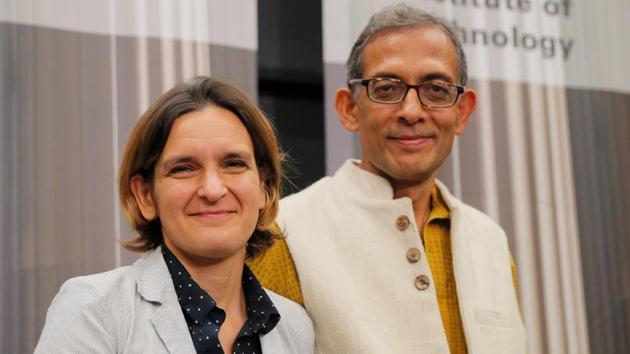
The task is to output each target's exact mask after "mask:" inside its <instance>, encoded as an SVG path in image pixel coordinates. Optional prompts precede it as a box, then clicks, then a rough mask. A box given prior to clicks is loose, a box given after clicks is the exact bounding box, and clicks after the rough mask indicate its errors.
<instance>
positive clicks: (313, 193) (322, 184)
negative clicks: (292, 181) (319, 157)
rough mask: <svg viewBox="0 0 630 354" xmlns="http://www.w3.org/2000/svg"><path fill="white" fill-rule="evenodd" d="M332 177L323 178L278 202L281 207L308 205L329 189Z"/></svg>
mask: <svg viewBox="0 0 630 354" xmlns="http://www.w3.org/2000/svg"><path fill="white" fill-rule="evenodd" d="M331 182H332V177H329V176H324V177H322V178H320V179H318V180H317V181H315V182H314V183H313V184H311V185H310V186H308V187H306V188H304V189H302V190H301V191H299V192H296V193H293V194H291V195H288V196H286V197H284V198H282V200H281V201H280V205H281V207H284V206H288V205H291V206H294V205H299V204H303V203H310V202H312V200H313V199H319V198H322V196H324V195H325V194H326V191H327V190H329V189H330V187H331Z"/></svg>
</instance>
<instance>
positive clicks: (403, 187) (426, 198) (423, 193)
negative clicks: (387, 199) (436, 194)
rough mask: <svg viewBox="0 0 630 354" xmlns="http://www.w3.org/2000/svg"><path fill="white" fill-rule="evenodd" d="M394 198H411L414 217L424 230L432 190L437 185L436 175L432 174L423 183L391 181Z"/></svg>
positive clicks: (420, 230) (420, 229) (429, 209)
mask: <svg viewBox="0 0 630 354" xmlns="http://www.w3.org/2000/svg"><path fill="white" fill-rule="evenodd" d="M390 183H391V184H392V188H393V190H394V198H401V197H408V198H410V199H411V202H412V206H413V212H414V217H415V219H416V225H417V226H418V231H419V232H422V229H423V227H424V224H426V222H427V220H428V218H429V212H430V211H431V191H432V190H433V186H434V185H435V176H431V177H429V178H428V179H426V180H424V181H423V182H421V183H406V182H398V181H391V180H390Z"/></svg>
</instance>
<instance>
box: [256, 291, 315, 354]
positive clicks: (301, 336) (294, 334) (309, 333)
mask: <svg viewBox="0 0 630 354" xmlns="http://www.w3.org/2000/svg"><path fill="white" fill-rule="evenodd" d="M265 291H266V292H267V294H268V295H269V298H270V299H271V301H272V302H273V303H274V305H275V306H276V309H277V310H278V312H279V313H280V322H278V325H277V326H276V328H275V329H274V330H277V331H278V332H280V335H281V337H283V338H285V339H286V340H289V341H290V342H292V347H293V348H294V349H295V350H296V351H295V352H298V353H308V352H312V348H313V342H314V338H315V337H314V334H313V323H312V322H311V319H310V317H309V316H308V314H307V313H306V310H304V308H303V307H302V306H301V305H300V304H298V303H297V302H294V301H292V300H289V299H287V298H286V297H283V296H281V295H278V294H276V293H274V292H273V291H271V290H268V289H265Z"/></svg>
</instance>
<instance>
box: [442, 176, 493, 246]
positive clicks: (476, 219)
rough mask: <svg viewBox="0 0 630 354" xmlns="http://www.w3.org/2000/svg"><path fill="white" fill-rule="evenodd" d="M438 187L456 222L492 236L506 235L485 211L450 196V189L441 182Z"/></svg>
mask: <svg viewBox="0 0 630 354" xmlns="http://www.w3.org/2000/svg"><path fill="white" fill-rule="evenodd" d="M437 186H438V188H439V190H440V193H441V195H442V197H443V198H444V199H445V201H446V203H447V204H448V207H449V208H450V209H451V213H453V214H452V216H451V217H452V218H454V219H455V221H463V222H466V223H467V224H470V225H472V226H474V227H475V228H478V229H480V230H485V231H490V232H492V234H505V232H504V231H503V228H502V227H501V226H500V225H499V224H498V223H497V222H496V221H494V219H492V218H491V217H490V216H489V215H488V214H486V213H484V212H483V211H481V210H479V209H477V208H475V207H473V206H471V205H469V204H466V203H464V202H463V201H461V200H460V199H458V198H457V197H455V196H453V195H451V194H450V192H449V191H448V189H447V188H446V187H445V186H444V185H443V184H442V183H440V182H439V181H438V182H437Z"/></svg>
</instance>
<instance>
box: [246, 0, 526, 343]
mask: <svg viewBox="0 0 630 354" xmlns="http://www.w3.org/2000/svg"><path fill="white" fill-rule="evenodd" d="M347 75H348V87H347V88H340V89H339V90H338V91H337V93H336V96H335V107H336V109H337V112H338V114H339V119H340V121H341V123H342V124H343V126H344V127H345V128H346V129H347V130H349V131H350V132H353V133H354V132H357V133H358V134H359V136H360V141H361V147H362V158H361V160H360V161H352V160H349V161H347V162H346V163H345V164H344V165H343V166H342V167H341V168H340V169H339V170H338V171H337V172H336V173H335V175H334V176H333V177H324V178H322V179H321V180H319V181H318V182H316V183H314V184H313V185H312V186H310V187H308V188H307V189H305V190H303V191H302V192H300V193H297V194H294V195H292V196H289V197H287V198H285V199H284V200H283V201H282V203H281V212H280V217H279V219H278V225H279V226H280V227H281V228H283V230H284V231H285V232H286V234H287V238H286V243H285V242H284V241H282V242H279V243H278V244H277V245H276V246H275V248H274V249H273V251H272V252H270V253H268V254H267V255H266V256H265V257H264V258H262V259H259V260H256V262H254V264H253V268H254V271H255V272H256V274H257V275H259V277H260V278H261V279H262V282H263V284H265V286H267V287H269V288H271V289H272V290H275V291H277V292H280V293H281V294H283V295H285V296H288V297H290V298H293V299H295V300H297V301H300V302H301V301H303V303H304V305H305V307H306V310H307V311H308V313H309V315H310V316H311V317H312V319H313V322H314V326H315V333H316V339H315V341H316V350H317V351H318V352H320V353H449V352H451V353H465V352H469V353H483V354H486V353H501V354H504V353H523V352H525V331H524V327H523V324H522V320H521V317H520V314H519V310H518V303H517V299H516V292H515V289H514V285H513V282H512V281H513V279H512V272H511V268H510V264H511V256H510V252H509V250H508V246H507V241H506V237H505V234H504V232H503V230H502V229H501V228H500V227H499V226H498V225H496V224H495V223H494V222H493V221H492V220H490V218H488V217H487V216H486V215H484V214H482V213H481V212H479V211H477V210H475V209H473V208H472V207H470V206H467V205H465V204H463V203H462V202H461V201H459V200H457V199H456V198H455V197H453V196H452V195H451V194H450V192H449V191H448V190H447V188H446V187H445V186H444V185H443V184H441V183H440V182H439V181H438V180H437V179H436V173H437V169H438V168H439V167H440V165H441V164H442V163H443V162H444V160H445V159H446V158H447V156H448V154H449V153H450V150H451V147H452V144H453V139H454V137H455V136H456V135H460V134H462V133H463V132H464V129H465V127H466V124H467V123H468V120H469V118H470V116H471V114H472V113H473V111H474V109H475V105H476V94H475V92H474V91H473V90H471V89H468V88H465V87H464V85H465V84H466V80H467V73H466V60H465V56H464V53H463V50H462V47H461V44H460V42H459V41H458V39H457V38H456V36H455V34H454V32H453V30H452V28H451V27H450V25H449V24H448V23H446V22H444V21H443V20H441V19H439V18H435V17H433V16H430V15H428V14H426V13H424V12H422V11H420V10H418V9H415V8H412V7H409V6H407V5H402V4H399V5H395V6H392V7H387V8H384V9H383V10H381V11H380V12H378V13H377V14H375V15H374V16H372V18H371V19H370V22H369V24H368V25H367V27H366V28H365V29H364V30H363V32H362V33H361V34H360V36H359V38H358V39H357V41H356V43H355V44H354V46H353V48H352V52H351V54H350V57H349V59H348V62H347ZM293 261H294V263H293ZM296 273H297V274H296ZM298 278H299V282H298ZM302 297H303V298H302Z"/></svg>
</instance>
